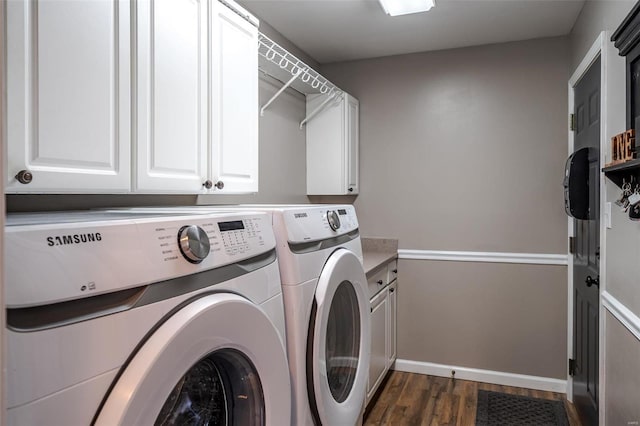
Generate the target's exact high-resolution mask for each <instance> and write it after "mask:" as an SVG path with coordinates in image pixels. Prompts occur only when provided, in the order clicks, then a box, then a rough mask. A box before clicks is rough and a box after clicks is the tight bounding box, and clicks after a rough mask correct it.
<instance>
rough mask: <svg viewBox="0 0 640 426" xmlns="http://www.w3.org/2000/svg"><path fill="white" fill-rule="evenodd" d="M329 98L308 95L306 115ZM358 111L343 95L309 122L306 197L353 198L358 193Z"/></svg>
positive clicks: (353, 101) (357, 105) (358, 104)
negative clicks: (349, 196) (341, 196)
mask: <svg viewBox="0 0 640 426" xmlns="http://www.w3.org/2000/svg"><path fill="white" fill-rule="evenodd" d="M326 96H327V95H322V94H320V95H307V113H308V114H310V113H312V112H313V111H315V110H316V109H317V108H319V107H320V106H321V105H322V103H323V102H324V101H325V100H326ZM359 109H360V103H359V102H358V100H357V99H356V98H354V97H353V96H351V95H349V94H347V93H343V94H342V95H341V96H338V97H337V98H336V100H335V101H330V102H329V103H328V104H326V105H325V106H324V107H323V108H322V109H321V110H320V112H319V113H318V114H317V115H315V116H314V117H313V118H311V119H310V120H309V121H308V122H307V194H308V195H350V194H357V193H358V191H359V189H360V188H359V178H358V175H359V172H358V168H359V160H358V156H359V153H358V151H359V148H358V145H359V124H358V122H359Z"/></svg>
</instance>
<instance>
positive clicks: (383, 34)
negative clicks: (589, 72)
mask: <svg viewBox="0 0 640 426" xmlns="http://www.w3.org/2000/svg"><path fill="white" fill-rule="evenodd" d="M239 3H241V4H242V5H243V6H245V7H246V8H247V9H249V10H250V11H252V12H253V13H254V14H256V15H257V16H258V17H260V19H262V20H264V21H266V22H267V23H269V24H270V25H271V26H272V27H274V28H275V29H276V30H277V31H278V32H280V33H281V34H282V35H283V36H285V37H286V38H288V39H289V40H290V41H291V42H293V43H294V44H295V45H297V46H298V47H299V48H301V49H302V50H303V51H305V52H306V53H307V54H309V55H310V56H311V57H313V58H314V59H315V60H316V61H318V62H319V63H329V62H340V61H347V60H353V59H364V58H374V57H380V56H390V55H399V54H404V53H414V52H424V51H429V50H441V49H451V48H456V47H465V46H476V45H482V44H492V43H503V42H509V41H518V40H528V39H533V38H542V37H554V36H561V35H566V34H569V32H570V31H571V28H572V27H573V24H574V23H575V21H576V19H577V17H578V14H579V13H580V10H581V9H582V6H583V5H584V0H436V6H435V7H434V8H433V9H431V10H430V11H429V12H426V13H419V14H413V15H404V16H395V17H391V16H388V15H386V14H385V13H384V12H383V11H382V8H381V6H380V4H379V3H378V1H377V0H239Z"/></svg>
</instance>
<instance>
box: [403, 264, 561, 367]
mask: <svg viewBox="0 0 640 426" xmlns="http://www.w3.org/2000/svg"><path fill="white" fill-rule="evenodd" d="M398 269H399V270H400V276H399V278H398V279H399V281H398V282H399V287H398V301H399V304H400V306H399V308H398V341H399V343H400V348H399V353H398V357H399V358H401V359H409V360H413V361H425V362H433V363H437V364H445V365H454V366H461V367H471V368H480V369H486V370H493V371H504V372H510V373H518V374H528V375H533V376H544V377H554V378H558V379H565V378H566V368H565V361H564V360H565V359H566V358H565V356H566V353H567V333H566V321H567V290H566V280H567V275H566V274H567V272H566V267H564V266H537V265H527V266H525V265H509V264H496V263H471V262H468V263H460V262H434V261H414V260H401V261H400V264H399V268H398ZM563 283H564V285H562V284H563Z"/></svg>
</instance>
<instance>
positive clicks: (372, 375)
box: [367, 291, 389, 401]
mask: <svg viewBox="0 0 640 426" xmlns="http://www.w3.org/2000/svg"><path fill="white" fill-rule="evenodd" d="M388 306H389V304H388V299H387V292H386V291H383V292H381V293H379V294H378V295H377V296H376V297H375V298H374V299H373V300H372V301H371V357H370V365H369V384H368V386H367V401H368V400H369V399H370V398H371V396H373V393H374V392H375V391H376V389H377V388H378V385H379V384H380V382H381V380H382V378H383V377H384V374H385V373H386V371H387V354H386V348H387V336H386V333H387V317H388V315H389V314H388V312H387V310H388Z"/></svg>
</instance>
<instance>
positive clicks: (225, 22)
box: [210, 1, 258, 193]
mask: <svg viewBox="0 0 640 426" xmlns="http://www.w3.org/2000/svg"><path fill="white" fill-rule="evenodd" d="M211 5H212V7H214V13H213V31H212V81H213V90H212V120H211V121H212V123H213V124H212V126H213V127H212V131H211V134H212V141H211V148H212V149H211V154H210V158H211V171H210V177H211V179H212V180H213V183H214V184H217V183H218V184H219V185H220V186H223V187H222V189H220V187H216V186H214V187H213V189H212V190H213V191H214V192H216V193H218V192H222V193H248V192H257V191H258V29H257V27H256V26H255V25H254V24H252V23H251V22H249V21H247V20H246V19H244V18H243V17H241V16H240V15H239V14H238V13H236V12H234V11H233V10H231V9H230V8H228V7H227V6H225V5H223V4H221V3H219V2H215V1H214V2H212V3H211ZM256 23H257V21H256ZM220 182H221V184H220Z"/></svg>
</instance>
